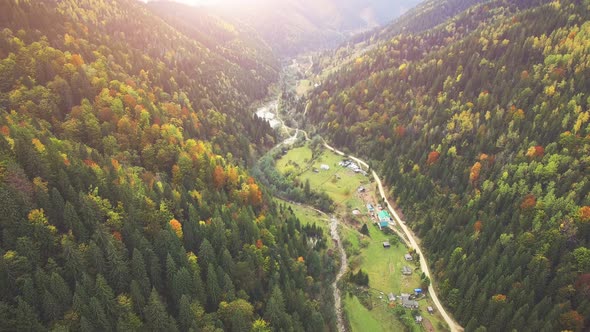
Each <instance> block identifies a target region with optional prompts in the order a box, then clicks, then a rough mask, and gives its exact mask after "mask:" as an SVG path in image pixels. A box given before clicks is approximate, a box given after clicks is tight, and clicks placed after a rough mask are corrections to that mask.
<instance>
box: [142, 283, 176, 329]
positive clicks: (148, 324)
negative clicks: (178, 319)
mask: <svg viewBox="0 0 590 332" xmlns="http://www.w3.org/2000/svg"><path fill="white" fill-rule="evenodd" d="M144 312H145V328H146V330H148V331H176V330H177V328H176V323H175V322H174V320H173V319H172V318H171V317H170V316H169V315H168V313H166V308H165V307H164V305H163V304H162V302H161V300H160V295H158V292H157V291H156V289H155V288H152V292H151V293H150V299H149V302H148V304H147V305H146V307H145V309H144Z"/></svg>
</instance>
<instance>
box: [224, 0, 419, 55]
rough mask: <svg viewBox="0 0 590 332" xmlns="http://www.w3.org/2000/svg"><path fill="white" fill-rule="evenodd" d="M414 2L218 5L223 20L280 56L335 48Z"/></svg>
mask: <svg viewBox="0 0 590 332" xmlns="http://www.w3.org/2000/svg"><path fill="white" fill-rule="evenodd" d="M417 3H418V0H403V1H385V0H344V1H336V0H282V1H274V0H255V1H248V2H245V1H243V2H241V3H240V2H232V1H229V2H220V4H219V6H218V7H217V10H219V13H220V14H222V15H223V16H225V17H228V18H231V19H237V20H239V21H241V22H245V23H246V24H248V25H250V26H252V27H253V28H254V30H256V31H257V32H258V33H259V34H260V35H261V36H262V38H263V39H264V40H265V41H266V42H267V43H268V44H269V45H271V47H272V48H273V49H274V50H275V52H276V53H277V54H278V55H280V56H285V57H288V56H293V55H296V54H298V53H302V52H305V51H309V50H317V49H319V48H327V47H332V46H335V45H337V43H340V42H342V41H344V40H345V38H346V37H348V36H350V35H352V33H354V32H360V31H363V30H366V29H370V28H373V27H376V26H378V25H382V24H385V23H387V22H389V21H391V20H392V19H393V18H395V17H398V16H399V15H401V14H403V13H404V12H405V11H406V10H408V9H410V8H412V7H413V6H414V5H416V4H417Z"/></svg>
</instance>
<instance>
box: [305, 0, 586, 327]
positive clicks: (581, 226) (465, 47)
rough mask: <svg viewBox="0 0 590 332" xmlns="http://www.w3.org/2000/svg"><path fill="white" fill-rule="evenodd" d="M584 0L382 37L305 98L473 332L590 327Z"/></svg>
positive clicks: (488, 7)
mask: <svg viewBox="0 0 590 332" xmlns="http://www.w3.org/2000/svg"><path fill="white" fill-rule="evenodd" d="M589 5H590V4H589V3H588V2H578V1H561V2H552V3H544V2H536V1H531V2H521V1H489V2H486V3H482V4H478V5H477V4H476V5H475V6H473V7H469V8H468V9H466V10H465V11H464V12H462V13H460V14H458V15H456V16H454V17H453V18H452V19H450V20H448V21H446V22H444V23H443V24H441V25H439V26H437V27H435V28H433V29H428V30H424V31H422V32H420V31H417V33H415V34H411V33H401V34H398V35H395V37H393V38H391V39H387V38H389V37H386V39H376V40H375V41H374V43H375V44H376V46H375V47H374V48H373V50H371V51H369V52H366V53H365V54H364V55H362V56H359V57H358V58H356V59H354V61H353V62H352V63H349V64H347V65H344V66H342V69H341V70H340V71H339V72H337V73H335V74H334V75H332V76H330V77H329V78H328V79H326V80H325V81H324V82H322V84H321V87H320V88H318V89H317V90H316V91H314V93H313V94H312V96H311V100H310V102H309V103H308V105H307V108H306V109H307V114H308V116H309V122H310V123H321V125H320V126H319V128H318V129H319V130H320V132H322V133H324V134H326V135H327V136H328V137H330V138H331V139H332V141H333V142H335V143H336V144H337V145H339V146H341V147H345V148H349V149H351V150H354V151H356V152H358V153H360V154H364V155H365V156H367V157H369V158H370V159H372V160H373V162H374V165H375V166H376V167H379V168H380V169H381V172H382V173H383V174H384V175H385V176H386V179H387V182H388V183H389V184H390V185H391V187H392V190H393V193H394V196H395V197H397V199H398V204H399V206H400V207H401V209H402V210H403V211H404V212H405V214H406V219H407V220H408V224H409V225H411V226H412V228H413V229H414V230H415V231H416V232H417V233H418V234H419V235H420V236H421V237H422V238H423V242H424V245H425V246H426V248H427V252H428V254H429V261H431V262H434V264H433V265H434V266H433V270H434V271H435V273H436V275H437V279H438V280H439V288H440V291H441V294H442V297H443V301H444V302H445V303H446V305H447V306H448V307H449V308H451V309H452V310H453V312H454V314H455V316H456V317H457V318H458V320H459V321H460V322H461V324H462V325H463V326H465V327H466V330H470V331H471V330H475V329H477V328H479V327H482V328H483V327H485V328H487V329H488V330H493V331H503V330H512V329H516V330H524V331H529V330H530V331H541V330H547V331H549V330H583V329H585V328H587V327H588V324H590V321H589V320H588V319H587V317H589V315H590V302H589V300H588V289H589V287H590V284H589V282H588V280H589V278H590V264H589V263H590V260H588V257H590V255H589V254H590V250H589V249H588V246H589V244H590V213H589V212H590V196H589V194H588V193H589V192H590V184H589V183H590V178H589V175H590V171H589V163H590V160H589V159H588V155H589V152H590V127H589V125H588V119H589V117H588V108H589V106H590V100H589V99H588V95H587V91H588V87H589V86H590V81H589V80H588V78H589V77H590V67H589V66H588V54H590V52H589V51H588V45H589V43H590V25H589V24H588V23H587V22H586V18H587V17H588V15H589V9H590V8H589ZM301 111H303V110H301Z"/></svg>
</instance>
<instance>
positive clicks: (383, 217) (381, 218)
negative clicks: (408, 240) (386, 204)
mask: <svg viewBox="0 0 590 332" xmlns="http://www.w3.org/2000/svg"><path fill="white" fill-rule="evenodd" d="M377 216H378V217H379V221H380V222H382V221H385V222H387V223H389V222H390V221H391V216H390V215H389V212H387V210H381V211H379V213H377Z"/></svg>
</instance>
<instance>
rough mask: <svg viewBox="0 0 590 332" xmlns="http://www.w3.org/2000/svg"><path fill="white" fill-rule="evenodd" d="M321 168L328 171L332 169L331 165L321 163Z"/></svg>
mask: <svg viewBox="0 0 590 332" xmlns="http://www.w3.org/2000/svg"><path fill="white" fill-rule="evenodd" d="M320 168H321V169H323V170H324V171H327V170H329V169H330V166H328V165H326V164H321V165H320Z"/></svg>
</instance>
